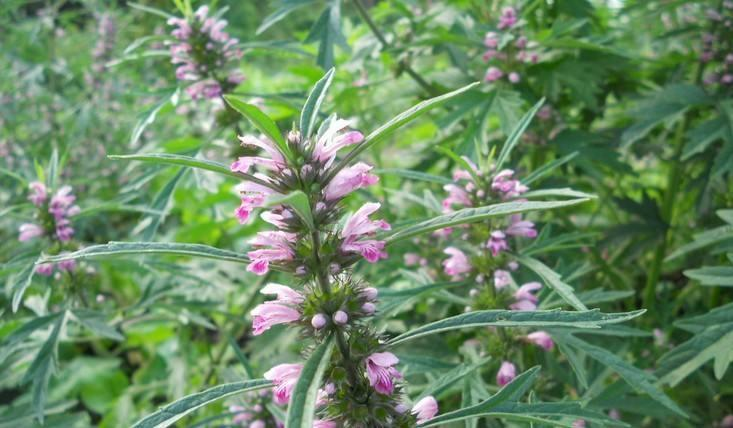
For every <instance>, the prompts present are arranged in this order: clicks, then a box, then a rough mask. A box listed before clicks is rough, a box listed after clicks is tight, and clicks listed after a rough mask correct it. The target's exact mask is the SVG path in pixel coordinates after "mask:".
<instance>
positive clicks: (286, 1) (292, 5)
mask: <svg viewBox="0 0 733 428" xmlns="http://www.w3.org/2000/svg"><path fill="white" fill-rule="evenodd" d="M312 3H314V0H283V1H281V2H280V4H281V6H280V8H279V9H278V10H276V11H275V12H273V13H272V14H271V15H268V16H267V17H266V18H265V19H263V20H262V24H260V26H259V27H257V31H256V32H255V34H257V35H260V34H262V33H264V32H265V31H266V30H267V29H268V28H270V27H272V26H273V25H274V24H276V23H278V22H280V21H281V20H283V19H285V17H287V16H288V15H290V13H291V12H294V11H296V10H298V9H300V8H301V7H303V6H307V5H309V4H312Z"/></svg>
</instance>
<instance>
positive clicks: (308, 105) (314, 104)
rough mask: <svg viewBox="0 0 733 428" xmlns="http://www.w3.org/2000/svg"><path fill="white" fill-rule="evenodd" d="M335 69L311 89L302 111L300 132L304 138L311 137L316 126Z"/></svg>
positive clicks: (328, 72) (329, 71)
mask: <svg viewBox="0 0 733 428" xmlns="http://www.w3.org/2000/svg"><path fill="white" fill-rule="evenodd" d="M335 71H336V70H335V69H334V68H331V69H330V70H328V71H327V72H326V74H325V75H324V76H323V77H322V78H321V79H320V80H319V81H318V82H316V84H315V86H313V89H311V92H310V94H309V95H308V99H307V100H306V101H305V105H303V110H302V111H301V112H300V134H301V138H303V140H307V139H308V138H310V136H311V133H312V132H313V127H314V126H315V123H316V119H318V112H319V111H320V109H321V104H322V103H323V100H325V99H326V94H327V93H328V88H329V87H330V86H331V81H332V80H333V75H334V73H335Z"/></svg>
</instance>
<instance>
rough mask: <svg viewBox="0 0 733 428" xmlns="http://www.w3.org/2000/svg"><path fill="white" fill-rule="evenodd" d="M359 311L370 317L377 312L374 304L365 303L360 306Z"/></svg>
mask: <svg viewBox="0 0 733 428" xmlns="http://www.w3.org/2000/svg"><path fill="white" fill-rule="evenodd" d="M361 310H362V311H364V313H365V314H367V315H371V314H373V313H374V312H376V311H377V306H376V305H375V304H374V303H371V302H366V303H364V304H363V305H361Z"/></svg>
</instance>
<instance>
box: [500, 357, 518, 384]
mask: <svg viewBox="0 0 733 428" xmlns="http://www.w3.org/2000/svg"><path fill="white" fill-rule="evenodd" d="M515 377H517V368H516V367H515V366H514V364H512V363H510V362H509V361H503V362H502V363H501V367H500V368H499V371H498V372H497V373H496V383H497V385H499V386H504V385H506V384H508V383H509V382H511V381H513V380H514V378H515Z"/></svg>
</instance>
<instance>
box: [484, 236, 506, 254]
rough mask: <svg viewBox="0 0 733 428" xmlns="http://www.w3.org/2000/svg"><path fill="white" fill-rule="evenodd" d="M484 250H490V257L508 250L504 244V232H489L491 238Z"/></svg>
mask: <svg viewBox="0 0 733 428" xmlns="http://www.w3.org/2000/svg"><path fill="white" fill-rule="evenodd" d="M486 248H488V249H489V250H491V255H492V256H494V257H496V256H498V255H499V253H501V252H502V251H506V250H508V249H509V244H507V242H506V235H505V234H504V232H502V231H500V230H495V231H493V232H491V237H490V238H489V241H488V242H487V243H486Z"/></svg>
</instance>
